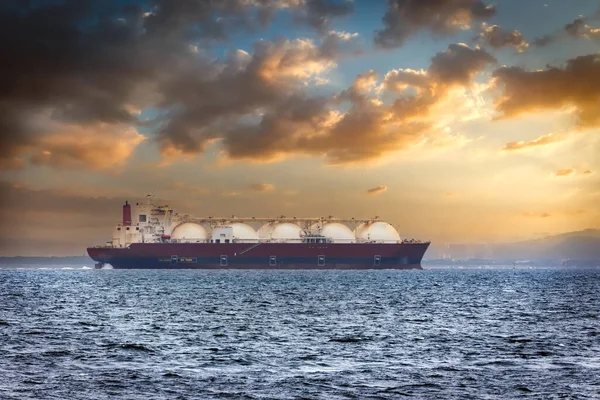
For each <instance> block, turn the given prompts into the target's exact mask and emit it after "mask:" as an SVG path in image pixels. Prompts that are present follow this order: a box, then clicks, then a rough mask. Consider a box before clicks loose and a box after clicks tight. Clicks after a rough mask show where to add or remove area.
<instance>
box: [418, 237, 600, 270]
mask: <svg viewBox="0 0 600 400" xmlns="http://www.w3.org/2000/svg"><path fill="white" fill-rule="evenodd" d="M432 250H433V251H432V252H431V254H430V255H429V254H426V258H427V259H429V260H431V259H435V258H446V259H460V260H466V259H488V260H496V261H506V262H514V261H526V260H530V261H553V262H557V261H560V262H563V261H565V260H573V261H575V260H578V261H590V262H591V261H600V229H585V230H583V231H577V232H568V233H561V234H558V235H551V236H546V237H543V238H540V239H534V240H527V241H522V242H513V243H499V244H450V245H447V246H442V247H440V246H437V247H433V246H432ZM428 256H429V257H428Z"/></svg>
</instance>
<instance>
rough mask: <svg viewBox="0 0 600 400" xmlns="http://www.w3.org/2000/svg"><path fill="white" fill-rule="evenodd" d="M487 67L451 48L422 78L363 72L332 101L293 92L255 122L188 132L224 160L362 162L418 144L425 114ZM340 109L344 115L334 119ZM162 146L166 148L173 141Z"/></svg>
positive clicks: (481, 58)
mask: <svg viewBox="0 0 600 400" xmlns="http://www.w3.org/2000/svg"><path fill="white" fill-rule="evenodd" d="M492 62H495V59H494V58H493V57H492V56H490V55H489V54H488V53H486V52H485V51H484V50H482V49H478V48H475V49H471V48H469V47H468V46H466V45H463V44H458V45H450V46H448V49H447V50H446V51H444V52H441V53H438V54H437V55H436V56H434V57H433V58H432V62H431V66H430V67H429V69H428V70H426V71H422V72H419V73H415V72H412V71H405V70H395V71H390V72H389V73H388V74H387V75H386V76H385V78H384V80H383V82H381V83H380V84H378V82H379V77H378V74H377V72H376V71H367V72H365V73H363V74H360V75H359V76H357V77H356V79H355V80H354V82H353V83H352V85H351V86H350V87H349V88H347V89H345V90H343V91H341V92H339V93H336V94H334V95H333V96H313V97H310V96H308V95H307V94H306V93H305V92H302V91H296V90H294V87H293V86H292V87H291V88H290V89H289V90H288V94H287V96H276V97H275V98H277V99H278V101H276V102H275V101H268V102H265V103H263V107H262V108H261V110H262V112H261V115H260V117H259V118H256V117H253V118H252V119H249V118H240V115H236V114H233V115H230V116H229V118H227V121H226V122H227V124H221V123H219V122H218V121H204V120H202V121H197V123H195V124H194V127H195V129H197V130H199V131H198V132H197V134H198V136H197V138H198V140H206V139H207V138H217V139H219V143H220V146H221V147H222V149H223V153H224V154H225V157H227V158H228V159H230V160H247V161H262V162H264V161H275V160H279V159H281V158H282V157H285V156H289V155H294V154H306V155H313V156H322V157H325V158H326V160H327V161H328V162H329V163H330V164H349V163H356V162H367V161H371V160H375V159H379V158H380V157H382V156H384V155H385V154H388V153H391V152H396V151H399V150H403V149H406V148H409V147H410V146H414V145H415V144H417V143H422V142H423V141H424V140H425V133H426V132H428V131H431V130H432V129H433V125H434V121H433V120H432V118H431V116H430V115H429V114H430V111H431V110H432V109H433V108H434V107H435V106H436V105H437V104H439V103H440V102H441V101H442V100H444V99H445V98H446V96H447V94H448V92H449V91H450V89H452V88H460V87H464V86H469V85H470V84H471V79H473V77H474V76H475V75H476V74H477V73H479V72H480V71H482V70H483V69H484V68H485V67H486V66H487V65H489V64H490V63H492ZM417 75H418V76H417ZM241 84H243V83H241ZM403 88H404V89H407V88H411V89H414V92H406V91H404V90H403ZM235 89H236V92H235V93H236V97H233V96H232V98H234V99H239V98H240V94H238V91H239V87H237V86H236V88H235ZM241 93H245V94H249V93H251V92H250V91H242V92H241ZM384 93H387V94H389V95H391V96H392V97H393V100H391V102H390V103H385V102H383V101H382V100H381V99H380V98H379V96H380V95H383V94H384ZM241 96H243V94H242V95H241ZM213 98H214V96H213ZM340 106H345V107H346V109H347V111H344V112H342V111H340ZM227 109H228V110H230V109H231V108H227ZM246 112H250V111H246ZM202 114H206V112H202V110H197V112H195V113H191V114H190V115H191V116H193V117H194V118H198V117H199V116H200V115H202ZM240 114H241V115H242V116H243V115H244V114H243V112H241V111H240ZM214 115H215V112H213V113H211V114H210V115H209V117H212V116H214ZM236 117H237V119H236ZM211 125H212V127H211ZM203 126H204V127H205V128H202V127H203ZM208 128H211V129H208ZM202 132H204V133H212V134H208V135H204V134H203V133H202ZM173 133H175V132H173ZM431 136H434V135H433V134H432V135H431ZM165 138H168V139H170V140H171V143H173V137H171V136H168V135H167V136H165ZM192 144H193V143H192ZM180 145H183V146H184V147H183V150H185V151H190V152H194V151H195V152H201V151H203V148H204V146H189V147H187V145H189V144H188V143H185V142H182V143H180Z"/></svg>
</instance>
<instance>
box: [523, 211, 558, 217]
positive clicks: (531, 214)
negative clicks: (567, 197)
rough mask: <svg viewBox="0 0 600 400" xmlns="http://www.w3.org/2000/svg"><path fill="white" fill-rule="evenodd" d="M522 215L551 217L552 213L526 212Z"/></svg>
mask: <svg viewBox="0 0 600 400" xmlns="http://www.w3.org/2000/svg"><path fill="white" fill-rule="evenodd" d="M521 215H522V216H523V217H527V218H549V217H551V216H552V214H550V213H547V212H524V213H522V214H521Z"/></svg>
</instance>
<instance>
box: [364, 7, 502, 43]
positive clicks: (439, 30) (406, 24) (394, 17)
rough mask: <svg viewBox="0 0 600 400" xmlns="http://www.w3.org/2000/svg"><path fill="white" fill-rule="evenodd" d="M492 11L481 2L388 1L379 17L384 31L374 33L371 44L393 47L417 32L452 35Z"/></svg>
mask: <svg viewBox="0 0 600 400" xmlns="http://www.w3.org/2000/svg"><path fill="white" fill-rule="evenodd" d="M495 12H496V9H495V8H494V6H492V5H486V4H485V3H484V2H483V1H482V0H430V1H422V0H388V8H387V10H386V13H385V15H384V16H383V19H382V20H383V24H384V28H383V29H382V30H379V31H377V32H376V34H375V38H374V41H375V45H377V46H379V47H383V48H395V47H401V46H402V45H404V43H405V42H406V40H408V39H409V38H410V37H412V36H413V35H415V34H416V33H418V32H419V31H421V30H425V29H427V30H430V31H431V32H433V33H434V34H436V35H452V34H454V33H456V31H458V30H459V29H468V28H469V27H470V24H471V23H472V22H473V21H474V20H483V19H487V18H489V17H491V16H492V15H494V14H495Z"/></svg>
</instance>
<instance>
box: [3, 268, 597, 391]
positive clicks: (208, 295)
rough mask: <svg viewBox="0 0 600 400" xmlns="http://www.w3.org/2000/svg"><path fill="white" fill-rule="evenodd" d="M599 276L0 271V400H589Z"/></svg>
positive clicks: (520, 271) (578, 272)
mask: <svg viewBox="0 0 600 400" xmlns="http://www.w3.org/2000/svg"><path fill="white" fill-rule="evenodd" d="M599 315H600V269H588V270H585V269H570V268H543V267H517V268H513V267H512V266H511V267H507V268H488V267H485V266H481V267H468V268H425V270H422V271H420V270H411V271H395V270H381V271H371V270H365V271H316V270H315V271H283V270H270V271H269V270H254V271H240V270H209V271H207V270H195V271H194V270H94V269H90V268H88V267H83V268H82V267H81V266H75V267H60V266H52V267H48V268H40V267H29V268H18V267H16V266H14V265H13V266H10V267H9V268H2V269H0V399H19V400H21V399H61V400H63V399H134V400H135V399H404V398H415V399H521V398H523V399H599V398H600V319H599Z"/></svg>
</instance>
